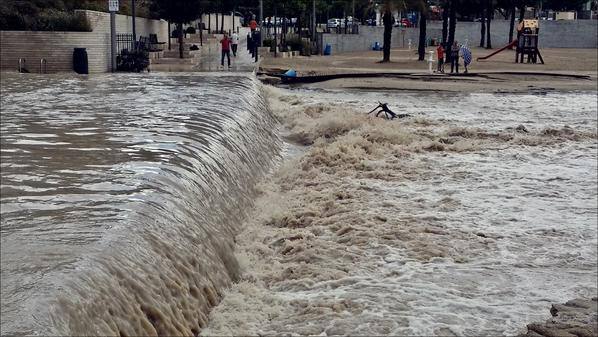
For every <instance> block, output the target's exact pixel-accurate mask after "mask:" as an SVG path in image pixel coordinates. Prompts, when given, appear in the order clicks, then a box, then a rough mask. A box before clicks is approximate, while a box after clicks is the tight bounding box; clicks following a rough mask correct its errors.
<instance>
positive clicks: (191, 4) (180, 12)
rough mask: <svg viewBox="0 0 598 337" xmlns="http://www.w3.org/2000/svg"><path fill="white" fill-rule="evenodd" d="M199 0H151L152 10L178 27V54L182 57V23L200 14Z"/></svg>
mask: <svg viewBox="0 0 598 337" xmlns="http://www.w3.org/2000/svg"><path fill="white" fill-rule="evenodd" d="M200 5H201V0H153V6H152V10H153V11H154V12H155V13H156V14H157V15H158V17H160V18H161V19H165V20H167V21H170V22H174V23H175V24H176V25H177V27H178V31H179V34H178V37H179V56H180V58H183V37H184V34H182V32H183V24H185V23H189V22H191V21H193V20H195V19H197V18H198V17H199V16H200V15H201V7H200Z"/></svg>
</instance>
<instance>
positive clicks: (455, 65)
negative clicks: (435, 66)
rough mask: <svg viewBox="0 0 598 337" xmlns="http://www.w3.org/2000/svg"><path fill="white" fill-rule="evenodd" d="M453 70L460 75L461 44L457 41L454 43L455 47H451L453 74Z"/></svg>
mask: <svg viewBox="0 0 598 337" xmlns="http://www.w3.org/2000/svg"><path fill="white" fill-rule="evenodd" d="M453 70H455V72H456V73H457V74H458V73H459V44H458V43H457V41H454V42H453V46H452V47H451V74H452V73H453Z"/></svg>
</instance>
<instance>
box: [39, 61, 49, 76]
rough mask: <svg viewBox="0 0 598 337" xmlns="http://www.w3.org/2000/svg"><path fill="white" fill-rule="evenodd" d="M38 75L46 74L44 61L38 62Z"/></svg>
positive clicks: (46, 68) (46, 63)
mask: <svg viewBox="0 0 598 337" xmlns="http://www.w3.org/2000/svg"><path fill="white" fill-rule="evenodd" d="M39 73H40V74H47V73H48V61H46V59H40V60H39Z"/></svg>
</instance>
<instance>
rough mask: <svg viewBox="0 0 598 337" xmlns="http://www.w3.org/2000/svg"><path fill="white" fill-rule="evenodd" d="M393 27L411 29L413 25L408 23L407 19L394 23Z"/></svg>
mask: <svg viewBox="0 0 598 337" xmlns="http://www.w3.org/2000/svg"><path fill="white" fill-rule="evenodd" d="M395 27H413V23H411V21H409V19H407V18H402V19H401V20H399V21H398V22H397V23H395Z"/></svg>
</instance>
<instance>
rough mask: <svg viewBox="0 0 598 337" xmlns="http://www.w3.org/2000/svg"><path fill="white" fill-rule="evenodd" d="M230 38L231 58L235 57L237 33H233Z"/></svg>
mask: <svg viewBox="0 0 598 337" xmlns="http://www.w3.org/2000/svg"><path fill="white" fill-rule="evenodd" d="M231 38H232V45H231V47H232V49H233V56H234V57H237V46H238V45H239V34H237V33H233V35H232V36H231Z"/></svg>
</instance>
